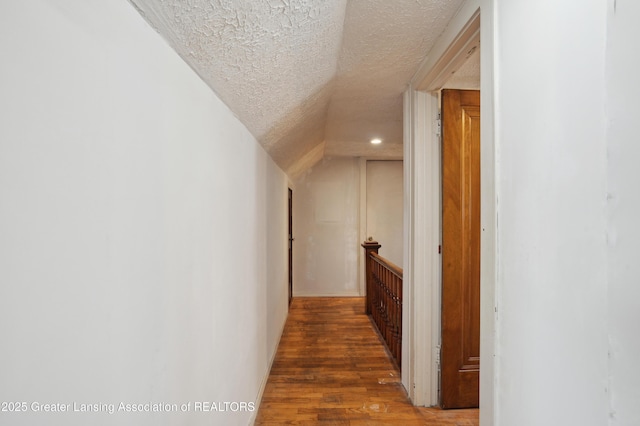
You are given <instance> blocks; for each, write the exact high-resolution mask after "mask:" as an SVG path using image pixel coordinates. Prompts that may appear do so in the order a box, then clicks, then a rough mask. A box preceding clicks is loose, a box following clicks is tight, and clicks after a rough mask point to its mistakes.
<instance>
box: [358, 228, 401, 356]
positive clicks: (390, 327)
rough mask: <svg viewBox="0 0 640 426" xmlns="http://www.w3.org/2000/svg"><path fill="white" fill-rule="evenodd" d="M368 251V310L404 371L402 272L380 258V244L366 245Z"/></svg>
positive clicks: (366, 259) (366, 306)
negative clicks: (402, 362)
mask: <svg viewBox="0 0 640 426" xmlns="http://www.w3.org/2000/svg"><path fill="white" fill-rule="evenodd" d="M362 247H364V250H365V265H366V291H367V297H366V302H365V309H366V312H367V314H368V315H371V318H372V320H373V323H374V324H375V325H376V327H377V328H378V331H379V332H380V335H381V336H382V338H383V340H384V341H385V343H386V345H387V348H388V349H389V352H391V355H392V356H393V358H395V360H396V362H397V363H398V367H400V364H401V360H402V268H400V267H398V266H396V265H394V264H393V263H391V262H390V261H388V260H387V259H385V258H384V257H382V256H380V255H378V249H379V248H380V247H381V246H380V244H378V243H377V242H376V241H366V242H365V243H364V244H362Z"/></svg>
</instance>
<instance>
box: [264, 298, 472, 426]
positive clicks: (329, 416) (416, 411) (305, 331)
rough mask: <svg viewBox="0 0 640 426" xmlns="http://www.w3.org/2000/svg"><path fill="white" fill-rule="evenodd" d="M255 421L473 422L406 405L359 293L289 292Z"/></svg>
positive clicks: (468, 415)
mask: <svg viewBox="0 0 640 426" xmlns="http://www.w3.org/2000/svg"><path fill="white" fill-rule="evenodd" d="M255 424H256V425H287V424H289V425H291V424H295V425H314V424H326V425H363V426H364V425H367V426H369V425H432V426H435V425H450V426H451V425H461V426H462V425H464V426H468V425H478V424H479V422H478V410H448V411H444V410H439V409H432V408H417V407H414V406H412V405H411V403H410V402H409V399H408V398H407V396H406V393H405V391H404V388H403V387H402V385H401V384H400V372H399V371H398V369H397V368H396V366H395V365H394V363H393V362H392V361H391V358H390V357H389V355H388V353H387V351H386V348H385V347H384V346H383V344H382V341H381V340H380V338H379V336H378V334H377V333H376V331H375V330H374V328H373V326H372V324H371V322H370V320H369V318H368V317H367V316H366V315H365V314H364V299H362V298H295V299H293V302H292V304H291V308H290V311H289V317H288V318H287V323H286V325H285V329H284V332H283V335H282V338H281V340H280V346H279V347H278V352H277V353H276V357H275V360H274V363H273V366H272V368H271V374H270V375H269V379H268V382H267V385H266V387H265V391H264V395H263V397H262V402H261V404H260V407H259V410H258V414H257V418H256V423H255Z"/></svg>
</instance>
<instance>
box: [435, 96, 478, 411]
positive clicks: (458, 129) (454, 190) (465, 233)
mask: <svg viewBox="0 0 640 426" xmlns="http://www.w3.org/2000/svg"><path fill="white" fill-rule="evenodd" d="M479 376H480V92H478V91H471V90H443V91H442V352H441V376H440V380H441V383H440V404H441V406H442V408H466V407H478V402H479Z"/></svg>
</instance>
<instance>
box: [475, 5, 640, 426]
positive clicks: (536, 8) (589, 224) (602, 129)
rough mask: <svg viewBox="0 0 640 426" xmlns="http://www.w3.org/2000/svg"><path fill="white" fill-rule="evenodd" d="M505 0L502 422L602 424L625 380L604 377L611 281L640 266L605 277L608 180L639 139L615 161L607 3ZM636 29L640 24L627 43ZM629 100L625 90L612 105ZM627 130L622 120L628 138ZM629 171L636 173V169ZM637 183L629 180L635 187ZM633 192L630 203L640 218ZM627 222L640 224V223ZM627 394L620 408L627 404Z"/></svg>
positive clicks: (499, 61)
mask: <svg viewBox="0 0 640 426" xmlns="http://www.w3.org/2000/svg"><path fill="white" fill-rule="evenodd" d="M618 3H619V4H625V3H629V4H630V1H626V2H625V1H620V0H619V1H618ZM496 5H497V9H496V11H497V14H496V19H497V28H496V33H495V34H496V44H495V54H496V62H495V67H496V75H497V76H498V78H497V80H496V83H495V84H496V93H497V96H496V117H495V119H496V122H495V123H496V149H497V160H496V161H497V162H496V175H497V179H498V181H497V193H498V195H497V198H498V213H497V214H498V259H497V265H498V277H499V278H498V279H499V283H498V287H497V296H496V297H497V314H496V315H497V322H496V327H497V330H496V336H497V337H496V342H497V343H496V357H497V358H496V377H495V383H496V392H497V393H496V401H495V403H496V413H495V414H496V422H495V424H497V425H504V426H509V425H519V426H527V425H568V424H572V425H577V424H580V425H585V426H589V425H594V426H595V425H604V424H607V423H608V421H609V398H610V393H611V392H612V391H613V395H614V398H615V396H616V395H617V392H618V391H617V390H618V389H620V390H623V387H621V388H617V385H616V384H615V383H614V385H613V386H614V387H613V389H612V388H611V384H610V383H609V382H608V367H607V364H608V350H609V342H608V335H607V325H608V324H607V323H608V320H607V311H608V310H609V311H611V310H612V309H617V308H618V303H617V302H616V301H613V300H612V301H611V302H612V303H613V305H609V306H608V305H607V298H608V297H610V292H611V291H612V290H614V289H615V288H618V286H612V287H608V286H607V281H608V280H610V279H611V278H612V277H618V278H619V280H620V282H619V284H620V287H625V288H624V290H623V291H622V293H621V294H619V297H620V296H621V297H623V298H624V297H625V296H628V295H629V294H630V290H629V289H628V288H626V286H627V285H628V284H629V279H630V277H631V276H632V275H631V271H629V273H628V274H627V272H623V273H621V275H620V276H618V273H617V272H613V271H612V270H610V272H609V273H607V241H606V239H605V238H606V233H605V230H606V228H607V227H606V219H607V218H606V214H605V212H606V210H605V209H606V204H607V201H606V200H607V191H608V188H607V181H608V179H609V177H610V175H611V174H612V173H613V174H616V175H617V173H618V172H613V170H614V169H616V168H618V166H619V165H620V166H622V165H624V161H626V160H622V159H621V158H619V156H620V155H628V154H629V153H628V152H626V148H627V147H628V146H629V145H630V141H629V143H627V142H626V141H625V142H624V145H622V146H620V147H619V148H620V149H619V150H618V151H617V152H616V154H618V157H617V158H611V157H610V158H609V160H608V161H607V156H608V152H607V144H606V126H605V118H604V117H605V107H604V105H605V90H604V89H605V84H604V82H605V79H604V70H605V40H606V17H607V4H606V2H602V1H599V0H586V1H585V0H566V1H563V2H551V1H531V0H498V1H497V2H496ZM635 9H636V11H637V9H638V8H637V6H635ZM636 16H637V15H636ZM629 22H631V21H629ZM637 36H638V30H634V37H633V38H631V39H630V40H633V39H634V38H637ZM630 48H632V47H630ZM483 49H484V48H483ZM617 59H620V57H619V56H616V57H615V58H612V60H611V61H610V62H615V60H617ZM636 65H637V64H636ZM616 68H617V67H616ZM629 72H632V71H631V70H629ZM625 75H626V76H627V77H628V78H629V77H631V74H626V71H625ZM635 87H637V85H636V86H635ZM628 99H630V98H628V97H627V98H626V99H624V98H623V95H622V93H619V94H618V95H617V97H616V98H615V99H614V100H615V105H617V106H622V105H625V104H627V102H628ZM635 110H636V111H637V107H635ZM630 128H631V127H630V126H627V125H623V126H622V127H621V128H619V130H620V131H621V132H622V133H624V134H625V136H626V137H628V136H629V135H630V133H628V131H629V130H630ZM627 141H628V139H627ZM636 142H637V141H636ZM637 150H638V149H637V148H635V149H634V151H635V152H636V153H637ZM627 158H628V157H627ZM608 170H609V172H608ZM634 170H637V168H635V169H634ZM622 173H623V175H624V177H625V178H632V177H633V178H634V179H632V180H633V181H634V182H637V181H638V175H637V172H635V173H634V176H632V173H631V172H630V169H625V171H624V172H622ZM621 177H622V176H621ZM632 185H633V184H631V183H630V182H626V183H625V184H623V185H622V186H621V187H620V188H619V189H620V190H621V192H622V193H623V194H624V195H627V196H628V195H630V193H631V191H632ZM636 192H637V189H636V191H635V192H634V193H633V195H634V196H635V195H636ZM634 200H635V201H631V200H628V201H627V202H629V204H630V205H631V206H633V208H634V210H635V211H636V212H635V217H637V210H638V203H637V197H636V198H634ZM620 220H621V221H622V222H621V223H620V224H621V225H625V226H626V225H629V227H630V228H631V229H632V230H633V231H634V232H637V224H631V223H630V222H626V221H625V220H624V219H623V218H620ZM635 235H637V233H636V234H635ZM631 244H632V243H631ZM631 244H628V243H627V244H624V243H623V244H622V246H621V247H620V251H621V252H620V257H619V258H617V260H619V261H621V262H627V261H628V260H629V259H630V257H629V255H630V254H631V253H632V251H631V250H632V248H631V247H630V245H631ZM634 251H635V254H636V256H635V258H637V249H636V250H634ZM611 267H613V264H612V265H611ZM636 272H637V271H636ZM635 277H636V283H637V274H636V275H635ZM633 291H634V292H635V293H637V290H633ZM636 306H637V305H636ZM637 312H638V310H637V309H636V311H635V314H634V315H635V320H634V321H627V322H626V324H624V325H622V321H619V322H618V321H615V323H616V324H617V325H620V326H621V328H620V330H619V331H620V332H621V336H620V337H621V338H623V339H624V338H628V337H629V333H630V332H631V328H632V327H636V325H637V324H638V321H637V315H638V314H637ZM627 314H630V311H629V310H627V311H626V314H623V315H627ZM627 319H628V320H629V319H631V318H630V317H628V318H627ZM625 352H626V351H625V348H621V356H624V355H630V354H631V352H629V353H626V354H625ZM637 356H638V353H637V350H636V352H635V354H634V357H635V358H636V359H637ZM619 365H620V367H622V366H624V365H630V366H631V365H632V364H631V363H630V362H628V363H627V362H626V361H624V360H621V363H620V364H619ZM636 377H637V376H636ZM627 384H629V383H627ZM636 402H637V401H636ZM627 403H628V402H624V403H623V404H622V405H623V406H624V407H627V408H628V405H627ZM632 423H633V422H632ZM621 424H622V423H621ZM623 424H631V423H623ZM634 424H635V423H634Z"/></svg>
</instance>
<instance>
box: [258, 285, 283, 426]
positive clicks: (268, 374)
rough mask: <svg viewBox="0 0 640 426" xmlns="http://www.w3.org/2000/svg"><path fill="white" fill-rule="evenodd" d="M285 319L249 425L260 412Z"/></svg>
mask: <svg viewBox="0 0 640 426" xmlns="http://www.w3.org/2000/svg"><path fill="white" fill-rule="evenodd" d="M288 285H289V283H287V286H288ZM287 319H289V314H288V313H287V316H286V317H285V319H284V322H283V323H282V327H281V329H280V337H278V343H277V344H276V346H275V349H274V350H273V353H272V354H271V359H270V360H269V367H268V368H267V373H266V374H265V376H264V377H263V378H262V382H261V383H260V389H258V396H256V400H255V404H256V409H255V410H253V413H252V414H251V418H250V419H249V424H250V425H253V424H255V422H256V417H257V416H258V411H260V403H261V402H262V396H263V395H264V390H265V388H266V387H267V382H268V381H269V376H270V375H271V367H273V361H275V360H276V355H277V354H278V348H279V347H280V340H282V335H283V334H284V328H285V326H286V325H287Z"/></svg>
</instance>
